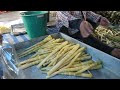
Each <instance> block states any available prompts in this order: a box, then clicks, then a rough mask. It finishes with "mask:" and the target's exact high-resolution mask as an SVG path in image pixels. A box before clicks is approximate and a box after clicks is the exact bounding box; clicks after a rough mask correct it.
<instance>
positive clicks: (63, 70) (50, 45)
mask: <svg viewBox="0 0 120 90" xmlns="http://www.w3.org/2000/svg"><path fill="white" fill-rule="evenodd" d="M39 17H41V16H39ZM35 19H36V18H35ZM26 26H27V24H26ZM27 28H29V27H28V26H27ZM30 28H31V27H30ZM119 28H120V27H119V25H118V26H115V27H114V26H111V27H109V28H104V27H101V26H98V27H97V28H96V30H95V32H94V33H93V36H94V37H95V38H97V39H98V40H101V41H102V42H103V43H105V44H107V45H109V46H111V47H114V48H120V29H119ZM53 29H54V30H53ZM46 31H47V34H46V35H42V36H39V37H36V38H31V37H29V34H24V35H17V36H14V35H11V34H3V40H4V44H3V47H2V48H1V51H2V54H1V56H2V57H1V58H2V64H3V75H4V78H6V79H7V78H11V79H46V78H47V79H48V78H50V79H120V69H119V68H118V67H119V66H120V59H118V58H116V57H113V56H111V55H109V54H107V53H104V52H102V51H100V50H98V49H96V48H93V47H91V46H89V45H87V44H85V43H83V42H81V41H79V40H76V39H74V38H72V37H70V36H68V35H65V34H63V33H58V30H57V28H56V27H55V26H54V27H52V28H51V27H50V28H48V27H47V30H46ZM30 34H31V33H30Z"/></svg>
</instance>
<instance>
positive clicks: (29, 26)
mask: <svg viewBox="0 0 120 90" xmlns="http://www.w3.org/2000/svg"><path fill="white" fill-rule="evenodd" d="M20 14H21V16H22V20H23V23H24V26H25V29H26V31H27V34H28V36H29V37H30V39H32V38H36V37H40V36H44V35H46V34H47V32H46V29H47V14H48V11H27V12H22V13H20Z"/></svg>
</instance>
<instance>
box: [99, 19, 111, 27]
mask: <svg viewBox="0 0 120 90" xmlns="http://www.w3.org/2000/svg"><path fill="white" fill-rule="evenodd" d="M109 24H110V22H109V21H108V19H107V18H105V17H101V20H100V25H102V26H106V27H107V26H109Z"/></svg>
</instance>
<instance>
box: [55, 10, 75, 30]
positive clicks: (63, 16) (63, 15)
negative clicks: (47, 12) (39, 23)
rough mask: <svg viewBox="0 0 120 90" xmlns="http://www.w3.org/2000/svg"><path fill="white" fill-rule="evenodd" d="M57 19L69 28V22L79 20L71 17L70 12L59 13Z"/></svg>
mask: <svg viewBox="0 0 120 90" xmlns="http://www.w3.org/2000/svg"><path fill="white" fill-rule="evenodd" d="M57 19H58V20H60V21H61V23H62V25H63V26H65V27H67V28H69V22H70V21H72V20H75V19H77V18H75V17H74V16H73V15H71V14H70V13H69V11H57Z"/></svg>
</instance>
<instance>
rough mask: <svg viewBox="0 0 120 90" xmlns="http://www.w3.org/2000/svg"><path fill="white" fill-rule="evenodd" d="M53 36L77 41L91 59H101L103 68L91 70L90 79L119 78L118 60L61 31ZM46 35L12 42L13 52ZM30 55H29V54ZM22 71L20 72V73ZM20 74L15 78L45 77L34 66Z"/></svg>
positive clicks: (70, 77)
mask: <svg viewBox="0 0 120 90" xmlns="http://www.w3.org/2000/svg"><path fill="white" fill-rule="evenodd" d="M52 36H53V37H54V38H64V39H65V40H68V41H70V42H73V43H78V44H80V45H82V46H86V47H87V53H89V54H90V55H91V56H92V59H93V60H94V61H96V60H102V61H103V68H102V69H99V70H93V71H91V72H92V74H93V76H94V77H93V78H92V79H120V69H119V67H120V60H119V59H117V58H115V57H113V56H111V55H108V54H106V53H104V52H102V51H99V50H97V49H95V48H93V47H91V46H89V45H87V44H84V43H82V42H80V41H78V40H76V39H73V38H71V37H69V36H67V35H65V34H63V33H56V34H52ZM45 37H47V36H42V37H39V38H35V39H33V40H29V41H26V42H21V43H18V44H14V45H13V48H14V49H15V52H16V53H18V52H21V51H22V50H24V49H25V48H27V47H29V46H31V45H33V44H35V43H37V42H39V41H41V40H43V39H44V38H45ZM29 56H30V55H29ZM29 56H27V57H25V58H23V59H20V60H18V62H20V61H23V60H25V59H27V58H28V57H29ZM21 72H22V73H21ZM19 73H20V74H21V77H20V75H18V76H16V77H15V78H20V79H45V77H46V74H43V73H42V71H41V70H40V69H38V68H37V67H36V66H32V67H30V68H27V69H25V70H22V71H19ZM51 79H88V78H82V77H75V76H67V75H56V76H54V77H52V78H51Z"/></svg>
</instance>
